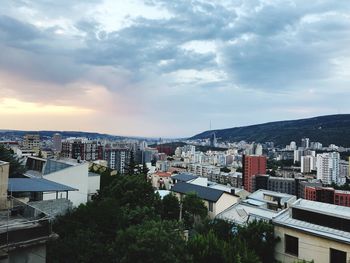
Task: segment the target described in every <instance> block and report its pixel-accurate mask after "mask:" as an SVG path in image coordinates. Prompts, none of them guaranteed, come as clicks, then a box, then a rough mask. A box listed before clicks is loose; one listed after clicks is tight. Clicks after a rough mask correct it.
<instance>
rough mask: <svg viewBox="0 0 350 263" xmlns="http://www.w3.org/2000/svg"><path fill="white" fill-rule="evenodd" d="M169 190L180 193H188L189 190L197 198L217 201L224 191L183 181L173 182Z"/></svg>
mask: <svg viewBox="0 0 350 263" xmlns="http://www.w3.org/2000/svg"><path fill="white" fill-rule="evenodd" d="M171 191H173V192H177V193H181V194H188V193H190V192H194V193H196V194H197V195H198V197H199V198H201V199H204V200H208V201H212V202H216V201H218V200H219V198H220V197H221V195H222V194H223V193H224V191H221V190H216V189H212V188H209V187H205V186H200V185H195V184H189V183H184V182H180V183H177V184H175V185H174V186H173V187H172V188H171Z"/></svg>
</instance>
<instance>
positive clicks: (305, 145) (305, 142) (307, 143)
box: [301, 138, 310, 149]
mask: <svg viewBox="0 0 350 263" xmlns="http://www.w3.org/2000/svg"><path fill="white" fill-rule="evenodd" d="M301 147H303V148H304V149H307V148H309V147H310V139H309V138H302V139H301Z"/></svg>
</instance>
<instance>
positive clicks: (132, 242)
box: [112, 221, 186, 263]
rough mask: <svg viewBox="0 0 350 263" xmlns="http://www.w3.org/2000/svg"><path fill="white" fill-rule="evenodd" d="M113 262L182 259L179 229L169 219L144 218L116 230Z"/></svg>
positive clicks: (182, 245)
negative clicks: (153, 219)
mask: <svg viewBox="0 0 350 263" xmlns="http://www.w3.org/2000/svg"><path fill="white" fill-rule="evenodd" d="M112 248H113V251H114V255H115V256H114V257H115V261H116V262H121V263H127V262H130V263H131V262H132V263H162V262H164V263H169V262H174V263H176V262H179V263H180V262H186V253H185V241H184V240H183V238H182V237H181V230H179V227H178V226H177V225H176V224H175V223H174V222H171V221H148V222H145V223H144V224H142V225H137V226H131V227H129V228H127V229H125V230H121V231H119V232H118V233H117V236H116V240H115V242H114V244H113V245H112Z"/></svg>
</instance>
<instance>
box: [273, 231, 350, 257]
mask: <svg viewBox="0 0 350 263" xmlns="http://www.w3.org/2000/svg"><path fill="white" fill-rule="evenodd" d="M285 234H287V235H290V236H294V237H297V238H299V256H298V257H295V256H292V255H289V254H286V253H285V252H284V251H285V238H284V235H285ZM275 236H278V237H279V238H280V239H281V241H280V242H278V244H277V245H276V249H275V257H276V259H277V260H279V261H281V262H285V263H293V262H295V261H296V260H297V259H298V258H299V259H305V260H307V261H311V260H314V262H315V263H329V260H330V248H334V249H338V250H341V251H345V252H347V262H350V245H347V244H344V243H339V242H336V241H332V240H329V239H325V238H321V237H316V236H313V235H309V234H307V233H303V232H300V231H296V230H293V229H289V228H285V227H281V226H275Z"/></svg>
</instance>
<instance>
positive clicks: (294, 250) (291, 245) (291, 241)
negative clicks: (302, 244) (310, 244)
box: [284, 235, 299, 256]
mask: <svg viewBox="0 0 350 263" xmlns="http://www.w3.org/2000/svg"><path fill="white" fill-rule="evenodd" d="M284 240H285V244H284V247H285V252H286V253H288V254H291V255H294V256H298V254H299V239H298V238H297V237H293V236H290V235H284Z"/></svg>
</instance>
